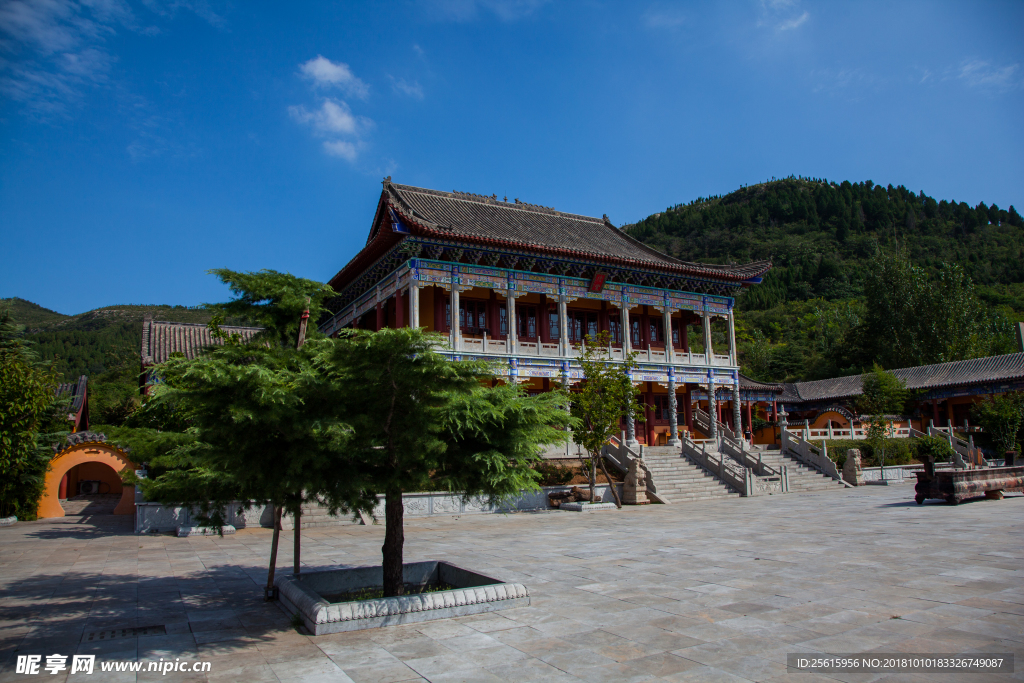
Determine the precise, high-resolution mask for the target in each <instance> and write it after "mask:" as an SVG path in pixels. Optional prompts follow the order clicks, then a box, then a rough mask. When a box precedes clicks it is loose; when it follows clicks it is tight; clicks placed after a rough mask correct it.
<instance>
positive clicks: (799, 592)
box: [0, 485, 1024, 683]
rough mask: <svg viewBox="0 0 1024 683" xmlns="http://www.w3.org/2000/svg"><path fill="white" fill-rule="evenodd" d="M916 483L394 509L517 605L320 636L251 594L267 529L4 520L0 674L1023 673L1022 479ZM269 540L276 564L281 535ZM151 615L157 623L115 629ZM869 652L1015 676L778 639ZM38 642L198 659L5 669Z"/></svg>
mask: <svg viewBox="0 0 1024 683" xmlns="http://www.w3.org/2000/svg"><path fill="white" fill-rule="evenodd" d="M912 496H913V488H912V486H911V485H902V486H892V487H888V488H886V487H863V488H860V489H856V490H848V491H832V492H822V493H806V494H793V495H786V496H774V497H761V498H749V499H747V498H745V499H727V500H716V501H706V502H698V503H690V504H683V505H652V506H646V507H643V508H637V507H634V508H625V509H623V510H621V511H612V512H607V513H592V514H580V513H571V512H544V513H520V514H515V515H508V516H503V515H477V516H462V517H458V518H436V517H435V518H429V519H410V520H407V523H406V561H418V560H430V559H444V560H447V561H449V562H453V563H455V564H458V565H461V566H464V567H466V568H470V569H473V570H477V571H481V572H483V573H485V574H489V575H491V576H494V577H496V578H500V579H502V580H505V581H515V582H520V583H523V584H525V585H526V586H527V587H528V588H529V589H530V592H531V596H532V605H531V606H530V607H526V608H522V609H516V610H509V611H505V612H500V613H494V614H483V615H475V616H471V617H464V618H459V619H452V620H444V621H435V622H426V623H422V624H413V625H406V626H399V627H391V628H384V629H375V630H368V631H360V632H354V633H341V634H334V635H329V636H321V637H310V636H307V635H303V634H301V633H299V632H297V631H296V629H295V628H294V627H293V626H292V625H291V620H290V619H289V617H288V616H287V615H285V614H284V613H283V612H282V611H281V610H280V609H279V608H278V607H277V606H276V605H274V604H267V603H264V602H263V601H262V599H261V585H262V584H263V583H264V581H265V577H266V564H265V563H266V560H267V557H268V549H269V546H270V537H271V532H270V531H269V530H266V529H246V530H242V531H240V532H239V533H238V534H236V535H234V536H227V537H224V538H206V537H192V538H181V539H179V538H175V537H172V536H168V535H160V536H145V537H139V536H134V535H132V534H131V530H130V528H129V526H128V524H127V523H126V522H127V520H125V519H121V520H118V519H117V518H112V517H94V518H91V519H89V518H65V519H64V520H53V521H46V520H43V521H39V522H30V523H19V524H17V525H15V526H13V527H9V528H2V529H0V666H2V669H0V682H2V683H6V682H7V681H29V680H36V679H40V680H46V681H60V680H65V678H67V680H93V681H97V680H98V681H104V682H106V681H135V680H138V681H149V680H165V681H181V680H209V681H243V682H244V683H262V682H264V681H282V682H283V681H308V682H318V681H349V680H351V681H355V682H356V683H391V682H397V681H407V680H409V681H412V680H422V679H426V680H429V681H435V682H437V683H441V682H449V681H450V682H456V681H481V682H484V681H493V682H498V681H511V682H515V683H525V682H527V681H538V682H540V681H552V682H555V681H564V682H566V683H568V682H576V683H578V682H580V681H587V682H590V683H600V682H603V681H614V682H616V683H629V682H634V681H646V680H666V681H747V680H750V681H783V680H786V681H799V682H801V683H814V682H816V681H833V680H840V681H849V682H851V683H854V682H861V681H863V682H867V681H875V680H887V681H890V680H891V681H896V680H898V681H921V682H924V681H987V680H1024V630H1022V629H1024V533H1022V531H1024V496H1020V495H1010V496H1007V497H1006V499H1004V500H1002V501H990V500H978V501H973V502H970V503H965V504H961V505H959V506H949V505H945V504H942V503H939V502H936V501H929V502H928V503H927V504H926V505H924V506H922V507H918V506H917V505H915V504H914V503H913V501H912ZM383 537H384V528H383V527H382V526H345V527H334V528H323V529H318V530H317V529H314V530H309V531H308V532H306V533H305V534H304V536H303V542H302V547H303V560H304V564H303V566H304V567H305V566H309V567H321V566H324V567H326V566H332V567H333V566H339V565H364V564H379V563H380V546H381V543H382V541H383ZM282 540H283V542H282V548H281V555H280V558H279V559H280V570H284V571H290V567H291V534H290V532H284V535H283V539H282ZM152 626H156V627H159V626H162V627H164V628H163V630H164V631H165V632H166V633H165V634H164V635H150V634H148V633H147V634H145V635H137V634H135V635H133V634H132V632H130V631H125V630H124V629H130V628H137V627H152ZM114 629H116V630H117V633H118V635H117V637H115V638H114V639H112V640H106V639H105V640H103V641H97V640H96V639H95V638H96V636H92V638H93V640H89V638H90V634H96V633H98V632H100V631H105V632H107V633H109V631H110V630H114ZM159 630H160V629H157V631H159ZM120 634H124V635H123V637H122V635H120ZM868 651H877V652H905V653H911V652H928V653H941V652H950V653H952V652H958V653H970V652H976V653H983V652H1005V653H1013V654H1014V655H1015V656H1016V660H1017V666H1016V671H1017V673H1015V674H999V675H997V674H941V675H940V674H916V675H915V674H896V675H883V674H830V675H828V676H825V675H820V674H797V673H793V674H787V673H786V667H785V662H786V655H787V653H790V652H836V653H840V652H868ZM54 653H59V654H64V655H71V654H75V653H78V654H83V653H87V654H96V655H97V662H100V661H109V660H127V659H130V660H135V659H136V658H139V659H143V660H147V661H152V660H160V659H161V658H163V659H164V660H174V659H181V660H189V661H193V660H202V661H209V662H211V666H212V669H211V671H210V673H205V674H203V673H199V674H192V673H188V674H183V673H174V672H172V673H168V674H166V675H161V674H159V673H155V672H143V673H139V674H135V673H100V672H99V671H97V672H96V673H95V674H93V675H92V676H87V675H83V674H75V675H73V676H68V675H67V672H61V673H58V674H55V675H54V674H49V673H46V672H45V671H43V672H41V673H40V674H38V675H36V676H27V675H24V674H18V673H16V672H15V661H16V656H17V655H18V654H40V655H43V656H44V663H45V656H46V655H50V654H54ZM69 661H70V659H69ZM97 667H98V664H97Z"/></svg>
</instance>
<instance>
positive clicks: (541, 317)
mask: <svg viewBox="0 0 1024 683" xmlns="http://www.w3.org/2000/svg"><path fill="white" fill-rule="evenodd" d="M537 318H538V320H537V325H538V327H540V329H539V330H537V337H538V339H539V340H540V342H541V343H542V344H548V343H550V342H551V339H550V337H548V332H549V331H550V330H549V329H548V319H549V317H548V297H547V295H546V294H541V295H540V306H538V307H537Z"/></svg>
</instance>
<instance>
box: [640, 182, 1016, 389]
mask: <svg viewBox="0 0 1024 683" xmlns="http://www.w3.org/2000/svg"><path fill="white" fill-rule="evenodd" d="M623 229H624V230H625V231H627V232H628V233H629V234H630V235H631V236H633V237H635V238H638V239H640V240H641V241H644V242H645V243H647V244H649V245H651V246H653V247H655V248H657V249H660V250H662V251H665V252H666V253H669V254H671V255H672V256H676V257H678V258H682V259H684V260H688V261H698V262H706V263H732V262H745V261H750V260H758V259H764V258H768V257H771V258H772V261H773V267H772V270H771V271H769V273H768V275H767V277H766V278H765V280H764V282H763V283H762V284H760V285H758V286H755V287H751V288H749V289H747V290H744V291H743V293H742V294H741V295H740V296H739V299H738V306H739V309H740V310H739V312H738V314H737V320H736V325H737V337H738V341H739V344H740V358H741V362H742V365H743V368H744V372H745V373H747V374H749V375H751V376H753V377H755V378H757V379H759V380H762V381H804V380H813V379H822V378H826V377H836V376H840V375H847V374H856V373H858V372H861V371H862V370H863V369H864V368H867V367H870V366H871V365H872V364H873V363H875V362H878V363H880V364H881V365H882V366H883V367H886V368H895V367H902V366H906V365H914V364H918V363H939V362H944V361H947V360H957V359H960V358H973V357H978V356H984V355H995V354H1000V353H1012V352H1013V350H1014V348H1015V347H1014V340H1013V336H1012V329H1011V325H1010V324H1009V323H1010V322H1012V321H1014V320H1019V319H1021V318H1022V316H1024V222H1022V219H1021V217H1020V215H1019V214H1018V213H1017V212H1016V211H1015V210H1014V209H1013V208H1012V207H1011V208H1010V209H1008V210H1003V209H999V208H998V207H991V206H985V205H984V204H979V205H978V206H977V207H970V206H968V205H967V204H964V203H957V202H947V201H936V200H934V199H932V198H931V197H928V196H926V195H924V193H919V194H914V193H912V192H910V191H909V190H907V189H906V188H904V187H902V186H900V187H892V186H889V187H881V186H877V185H875V184H874V183H872V182H871V181H867V182H864V183H850V182H843V183H830V182H827V181H824V180H819V179H806V178H792V177H791V178H786V179H783V180H779V181H773V182H769V183H763V184H760V185H755V186H750V187H745V188H742V189H740V190H738V191H736V192H733V193H731V194H729V195H726V196H720V197H710V198H700V199H697V200H696V201H693V202H690V203H689V204H685V205H683V204H680V205H676V206H674V207H670V208H669V209H668V210H666V211H665V212H663V213H659V214H655V215H653V216H650V217H648V218H646V219H644V220H642V221H640V222H638V223H636V224H635V225H632V226H624V228H623ZM897 247H898V249H897ZM896 251H899V252H900V253H901V254H902V255H903V256H905V257H906V259H905V260H906V261H908V262H909V264H912V265H911V266H909V267H910V268H913V269H916V271H914V272H911V273H908V272H907V268H905V267H904V266H903V264H902V263H895V264H891V265H892V266H893V267H894V268H895V269H896V270H895V272H887V273H885V275H886V276H887V277H888V276H890V275H891V276H893V277H897V276H900V277H903V278H904V279H903V280H899V279H898V278H897V280H896V281H895V282H892V281H890V282H888V283H885V282H882V283H879V282H878V280H879V275H880V274H879V272H878V271H879V262H880V261H885V260H886V258H887V257H886V256H885V254H892V253H894V252H896ZM876 256H878V259H877V260H876ZM949 264H956V265H949ZM872 279H874V280H875V285H874V286H873V288H874V292H875V296H876V298H877V301H876V302H869V300H868V297H867V290H868V289H871V288H872V285H871V284H870V281H871V280H872ZM971 283H974V284H971ZM894 285H902V286H903V287H902V288H901V289H900V290H898V292H902V294H900V295H899V296H895V297H893V296H890V295H891V294H892V293H893V289H892V288H893V286H894ZM887 287H888V288H889V289H887ZM887 297H888V298H887ZM921 301H924V302H925V303H923V304H921V303H920V302H921ZM915 302H916V303H915ZM876 304H877V305H876ZM915 306H917V307H918V308H916V310H915ZM869 314H873V315H874V318H873V320H872V321H871V324H868V321H867V320H866V318H867V317H868V315H869ZM887 329H888V332H887V334H879V331H882V332H886V330H887ZM894 339H895V340H896V341H895V343H894V341H893V340H894Z"/></svg>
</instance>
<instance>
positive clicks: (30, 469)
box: [0, 309, 67, 519]
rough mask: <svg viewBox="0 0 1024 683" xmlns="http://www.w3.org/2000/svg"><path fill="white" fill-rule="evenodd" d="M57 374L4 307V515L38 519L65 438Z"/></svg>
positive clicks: (0, 428)
mask: <svg viewBox="0 0 1024 683" xmlns="http://www.w3.org/2000/svg"><path fill="white" fill-rule="evenodd" d="M56 388H57V377H56V373H55V372H54V369H53V367H52V366H47V365H44V364H42V363H40V361H39V360H38V357H37V356H36V354H35V352H34V350H33V349H31V348H30V347H29V346H28V344H27V343H26V342H25V341H24V340H23V339H21V338H20V335H19V330H18V328H17V326H16V325H15V324H14V321H13V320H12V318H11V315H10V312H9V311H8V310H6V309H4V310H2V311H0V517H7V516H9V515H17V516H18V518H19V519H33V518H34V517H35V514H36V507H37V505H38V503H39V497H40V495H41V494H42V491H43V483H44V481H45V477H46V471H47V469H49V466H50V459H51V456H52V453H51V451H50V449H49V441H50V440H54V441H55V440H57V438H58V437H61V436H63V434H64V433H66V432H63V431H62V430H64V429H65V420H64V417H65V416H66V414H67V404H66V402H62V401H59V400H57V399H56V398H55V391H56Z"/></svg>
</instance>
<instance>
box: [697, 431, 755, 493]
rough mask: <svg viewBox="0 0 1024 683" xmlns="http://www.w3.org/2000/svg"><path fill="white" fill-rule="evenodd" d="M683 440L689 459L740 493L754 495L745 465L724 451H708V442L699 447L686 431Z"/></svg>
mask: <svg viewBox="0 0 1024 683" xmlns="http://www.w3.org/2000/svg"><path fill="white" fill-rule="evenodd" d="M682 442H683V455H684V456H686V458H687V459H688V460H690V461H691V462H693V463H694V464H695V465H697V466H698V467H700V468H701V469H703V470H704V471H705V472H707V473H708V474H711V475H713V476H715V477H718V479H719V481H721V482H722V483H723V484H725V485H726V486H728V487H730V488H732V489H733V490H734V491H738V492H739V493H740V495H743V496H750V495H754V494H753V489H752V488H751V480H750V477H749V476H748V474H747V469H746V468H745V467H741V466H740V464H739V463H737V462H736V461H735V460H733V459H732V458H730V457H728V456H726V455H725V454H724V453H719V452H716V451H708V450H707V448H706V446H707V444H706V443H704V444H701V446H700V448H698V447H697V444H695V443H694V442H693V441H691V440H690V438H689V437H688V436H687V435H686V434H685V433H684V434H683V439H682Z"/></svg>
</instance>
